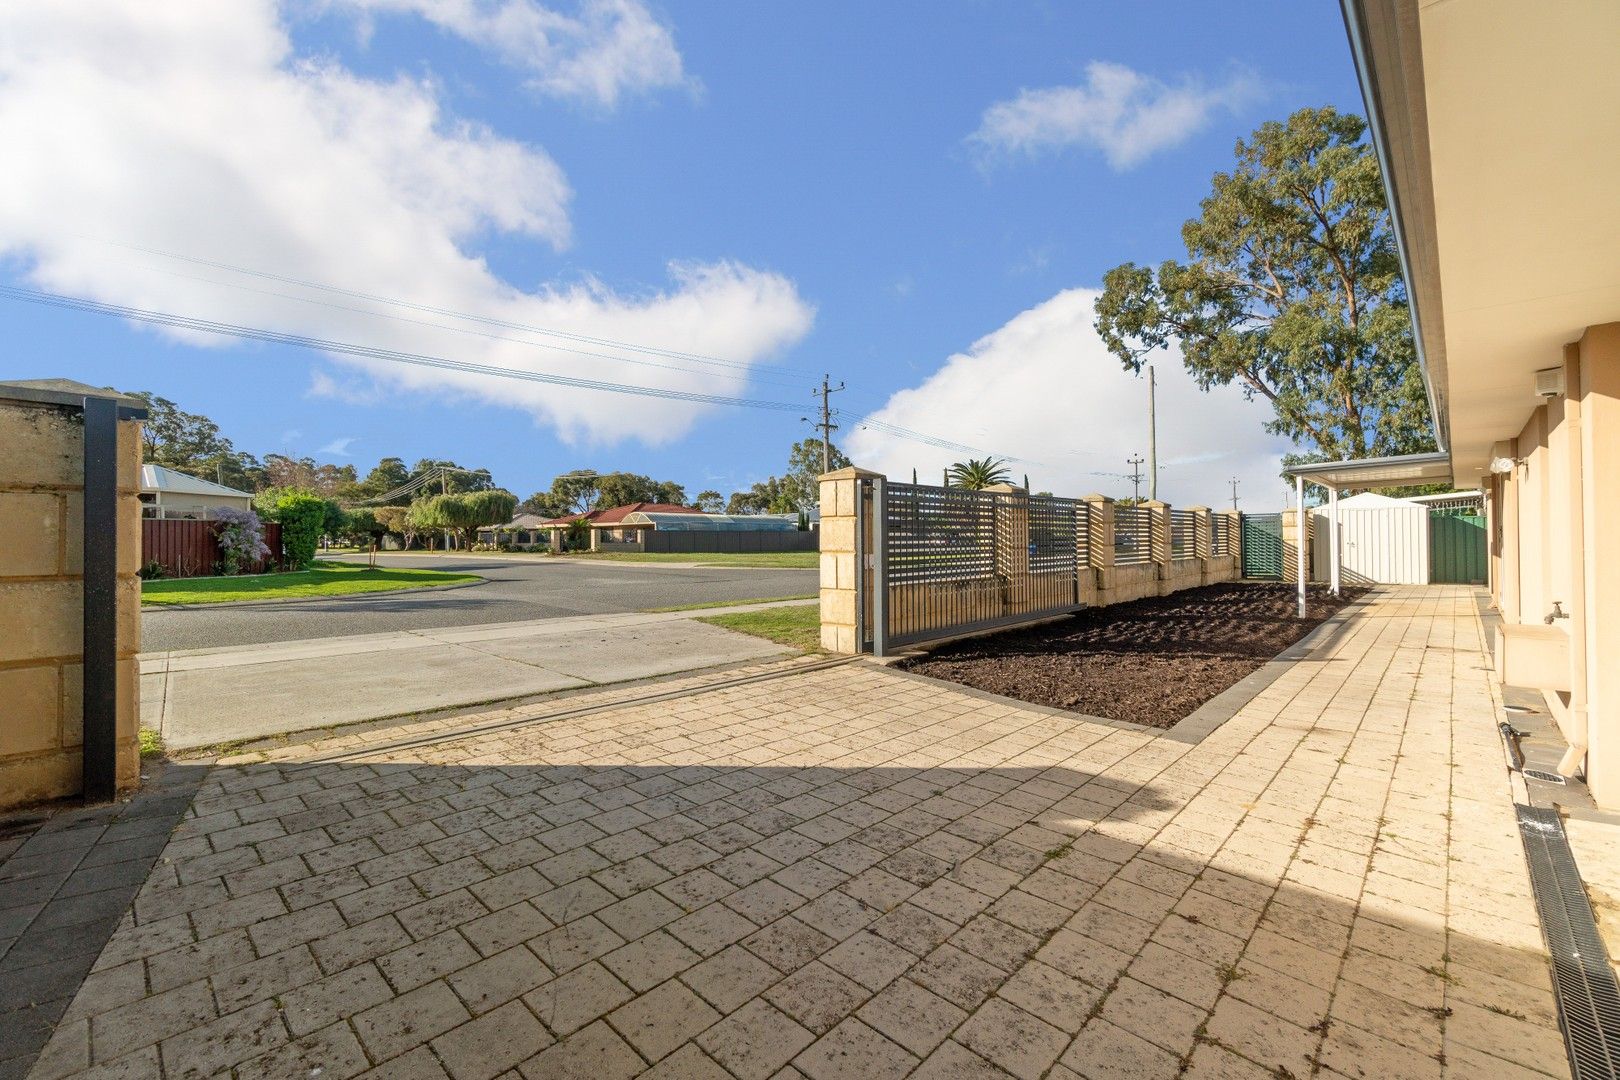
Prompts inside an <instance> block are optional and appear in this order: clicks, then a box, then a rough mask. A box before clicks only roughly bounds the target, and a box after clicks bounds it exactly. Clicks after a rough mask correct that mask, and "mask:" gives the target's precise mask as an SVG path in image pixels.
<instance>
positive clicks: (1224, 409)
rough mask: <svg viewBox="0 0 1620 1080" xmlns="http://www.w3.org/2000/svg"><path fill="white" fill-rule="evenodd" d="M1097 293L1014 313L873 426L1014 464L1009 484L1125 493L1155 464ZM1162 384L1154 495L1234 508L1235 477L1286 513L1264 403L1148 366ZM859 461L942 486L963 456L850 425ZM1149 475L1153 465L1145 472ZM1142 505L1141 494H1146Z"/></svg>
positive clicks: (1077, 292)
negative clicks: (1135, 466)
mask: <svg viewBox="0 0 1620 1080" xmlns="http://www.w3.org/2000/svg"><path fill="white" fill-rule="evenodd" d="M1097 296H1098V293H1097V292H1096V291H1094V290H1091V289H1069V290H1066V291H1064V292H1061V293H1058V294H1057V295H1056V296H1054V297H1052V298H1051V299H1050V300H1047V301H1045V302H1044V303H1041V304H1038V305H1036V306H1035V307H1033V308H1030V309H1029V310H1028V311H1024V312H1021V313H1020V314H1018V315H1016V316H1014V317H1013V318H1012V319H1011V320H1010V321H1009V322H1008V323H1007V324H1006V325H1005V326H1002V327H1001V328H1000V329H998V330H996V331H994V332H992V333H990V334H988V335H986V336H985V337H983V338H980V339H979V340H978V341H976V342H974V343H973V344H972V345H971V346H970V347H969V348H968V349H967V351H965V352H961V353H957V354H955V355H953V356H951V357H950V358H948V359H947V360H946V361H945V362H944V364H943V365H942V366H941V367H940V368H939V370H938V371H936V372H935V373H934V374H933V375H931V376H929V377H928V378H927V379H925V380H923V382H922V383H921V384H920V385H918V386H916V387H913V388H911V389H909V390H901V391H899V392H898V393H896V394H894V395H893V396H892V397H890V398H889V400H888V402H887V403H886V404H885V405H884V407H883V408H882V409H881V410H879V411H878V412H876V413H874V414H873V416H874V418H875V419H877V420H880V421H884V422H886V423H890V424H896V425H899V426H901V427H906V428H910V429H912V430H914V431H922V432H928V433H930V434H934V435H939V436H943V437H945V438H948V439H951V440H953V441H956V442H960V443H964V444H967V445H970V446H975V447H978V448H980V449H981V450H984V451H988V452H991V453H994V454H997V455H1016V456H1018V457H1020V458H1024V459H1028V461H1029V462H1031V463H1030V464H1025V463H1024V462H1016V463H1014V464H1012V465H1011V466H1010V467H1009V468H1010V470H1011V471H1012V473H1013V474H1014V478H1015V482H1018V481H1019V480H1021V479H1022V476H1021V474H1023V473H1026V472H1027V473H1028V474H1029V481H1030V484H1031V486H1033V487H1034V488H1035V489H1036V490H1038V491H1051V492H1053V493H1054V494H1057V495H1064V496H1078V495H1086V494H1090V493H1091V492H1102V493H1103V494H1105V495H1114V496H1116V497H1117V496H1123V495H1129V494H1130V493H1131V484H1130V481H1129V480H1126V479H1122V478H1120V476H1119V475H1106V474H1123V473H1128V472H1130V471H1131V469H1130V466H1129V465H1127V464H1126V459H1127V458H1129V457H1131V456H1132V455H1133V454H1137V453H1140V454H1142V455H1143V456H1146V454H1147V399H1148V392H1147V379H1146V376H1145V375H1144V376H1141V377H1138V376H1136V375H1133V374H1131V373H1130V372H1128V371H1125V370H1124V369H1123V368H1122V367H1121V366H1120V363H1119V361H1118V360H1117V359H1115V358H1114V357H1113V355H1112V354H1110V353H1109V352H1108V350H1107V349H1106V348H1105V347H1104V346H1103V343H1102V341H1101V340H1100V339H1099V338H1098V337H1097V332H1096V330H1095V329H1094V328H1093V327H1092V321H1093V319H1094V318H1095V316H1094V313H1093V307H1094V305H1095V304H1096V301H1097ZM1154 368H1155V372H1156V374H1157V379H1158V433H1159V460H1160V471H1159V497H1160V498H1161V499H1164V500H1165V501H1167V502H1170V503H1172V504H1176V505H1182V506H1195V505H1205V506H1217V507H1219V506H1230V505H1231V486H1230V484H1229V483H1228V480H1229V479H1230V478H1231V477H1234V476H1236V477H1237V478H1238V479H1239V481H1240V485H1239V488H1238V494H1239V497H1240V498H1241V500H1242V503H1241V505H1242V506H1243V507H1244V508H1245V509H1249V510H1254V511H1260V510H1267V511H1270V510H1275V509H1277V508H1278V507H1279V506H1281V505H1282V496H1283V484H1282V481H1281V480H1280V479H1278V475H1277V473H1278V469H1279V461H1280V458H1281V455H1282V454H1283V453H1284V452H1286V450H1287V446H1286V445H1285V444H1284V443H1283V442H1281V441H1280V440H1278V439H1276V438H1274V437H1273V436H1270V435H1267V434H1266V433H1265V432H1264V430H1262V428H1261V425H1262V424H1263V423H1264V422H1265V421H1266V420H1267V419H1269V418H1270V415H1271V412H1270V408H1269V406H1267V405H1266V404H1265V403H1264V402H1259V401H1246V400H1244V398H1243V395H1242V394H1241V393H1240V392H1238V391H1237V390H1236V389H1233V388H1230V387H1219V388H1216V389H1215V390H1214V391H1212V392H1211V393H1208V394H1206V393H1204V392H1203V391H1202V390H1199V389H1198V386H1197V384H1196V383H1194V382H1193V380H1192V378H1191V377H1190V376H1188V375H1187V373H1186V371H1185V370H1184V369H1183V368H1182V366H1181V360H1180V358H1179V357H1178V356H1176V355H1175V354H1174V353H1161V354H1159V357H1158V358H1157V359H1156V360H1155V361H1154ZM846 440H847V446H846V450H847V452H848V453H849V455H850V457H851V458H852V459H854V461H855V463H856V464H858V465H860V466H862V467H863V468H869V469H876V470H877V471H879V472H882V473H884V474H886V475H888V476H890V477H892V478H894V479H896V480H910V479H911V472H912V470H913V469H915V470H916V471H917V476H918V479H919V480H920V481H922V482H923V483H933V484H937V483H939V476H940V472H941V470H942V469H943V468H944V467H945V466H947V465H949V464H950V463H951V462H953V461H957V460H960V459H961V458H962V457H963V456H964V455H962V454H960V453H956V452H952V451H948V450H936V449H934V448H932V447H929V446H926V445H922V444H919V443H913V442H906V441H901V440H898V439H895V438H893V437H891V436H888V435H884V434H880V433H879V432H877V431H874V430H872V429H869V428H860V427H856V428H855V430H854V431H853V432H851V433H849V434H848V435H847V436H846ZM1144 468H1145V466H1144ZM1142 493H1143V495H1144V496H1146V495H1147V485H1146V483H1145V482H1144V484H1143V492H1142Z"/></svg>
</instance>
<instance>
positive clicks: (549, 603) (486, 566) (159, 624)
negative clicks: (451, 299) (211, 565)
mask: <svg viewBox="0 0 1620 1080" xmlns="http://www.w3.org/2000/svg"><path fill="white" fill-rule="evenodd" d="M379 562H380V563H386V564H387V565H389V566H399V567H423V568H426V569H432V570H447V571H456V572H464V573H471V574H478V575H480V576H482V577H484V578H487V579H488V580H487V581H485V582H484V583H482V584H479V585H473V586H471V587H469V588H461V589H424V590H413V591H409V592H401V593H389V594H384V595H381V596H366V595H359V596H346V597H334V598H332V599H327V600H306V601H286V602H281V603H273V604H270V603H266V604H255V605H249V606H242V605H237V604H220V605H214V606H202V607H195V608H191V609H189V610H185V611H175V610H169V609H163V608H146V609H143V610H142V612H141V651H143V652H158V651H162V650H167V649H206V648H214V647H222V646H230V645H256V644H262V643H264V642H270V641H299V640H302V639H304V638H323V637H343V636H346V635H349V634H381V633H386V632H388V631H391V630H423V629H431V628H435V627H443V626H476V625H479V624H482V623H501V622H521V621H524V620H527V619H551V618H559V617H563V616H568V615H602V614H609V613H617V612H625V611H646V610H648V609H649V608H661V607H676V606H678V605H682V604H701V603H707V602H710V601H718V600H753V599H762V598H774V597H778V596H809V595H811V594H813V593H815V591H816V589H817V587H818V585H819V577H818V573H817V571H815V570H775V569H764V568H762V569H739V570H729V569H720V568H716V567H707V566H705V567H672V566H661V565H657V564H651V563H606V562H594V561H593V562H575V561H572V560H563V559H512V560H504V559H489V558H465V557H458V556H456V555H453V554H452V555H447V556H433V555H423V556H409V557H388V558H384V559H381V560H379Z"/></svg>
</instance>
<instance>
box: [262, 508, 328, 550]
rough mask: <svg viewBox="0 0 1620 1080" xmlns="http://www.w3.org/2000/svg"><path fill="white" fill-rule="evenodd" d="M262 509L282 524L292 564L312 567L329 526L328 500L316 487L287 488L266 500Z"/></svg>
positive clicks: (285, 545)
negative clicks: (316, 492)
mask: <svg viewBox="0 0 1620 1080" xmlns="http://www.w3.org/2000/svg"><path fill="white" fill-rule="evenodd" d="M262 509H263V510H265V512H266V514H267V515H268V516H269V518H270V520H271V521H275V522H278V523H280V525H281V550H282V552H283V554H284V555H285V556H286V559H287V563H288V565H289V566H291V567H292V568H293V569H294V570H307V569H309V567H310V564H311V563H313V562H314V561H315V548H316V545H318V544H319V543H320V540H321V533H322V532H324V531H325V528H326V500H325V499H323V498H321V497H320V496H319V495H317V494H315V493H314V492H313V491H302V490H299V489H298V488H287V489H284V490H281V491H278V492H276V493H275V495H274V497H273V498H271V499H268V500H266V501H265V505H264V506H263V507H262Z"/></svg>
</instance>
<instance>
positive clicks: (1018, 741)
mask: <svg viewBox="0 0 1620 1080" xmlns="http://www.w3.org/2000/svg"><path fill="white" fill-rule="evenodd" d="M1487 668H1488V665H1487V663H1486V662H1485V656H1484V654H1483V652H1482V641H1481V633H1480V623H1479V621H1478V618H1477V617H1476V615H1475V613H1474V610H1473V601H1472V598H1471V596H1470V594H1469V591H1468V590H1466V589H1461V588H1428V589H1389V590H1380V591H1378V592H1377V593H1375V594H1374V597H1373V599H1372V600H1371V602H1370V603H1369V604H1368V605H1367V607H1366V608H1365V609H1364V610H1363V612H1362V613H1361V614H1360V615H1359V616H1358V617H1357V618H1356V619H1355V620H1354V621H1353V622H1351V623H1350V624H1349V625H1348V626H1347V628H1346V630H1345V632H1344V633H1342V634H1338V635H1335V636H1334V637H1332V638H1331V639H1330V640H1329V642H1328V643H1327V644H1326V645H1325V646H1324V647H1323V649H1322V650H1321V651H1319V652H1318V653H1316V654H1314V655H1313V656H1311V657H1310V658H1308V659H1306V660H1304V661H1302V662H1300V663H1298V664H1297V665H1295V666H1294V667H1293V668H1292V669H1290V670H1289V671H1287V672H1286V673H1284V674H1283V675H1282V676H1281V677H1280V678H1278V679H1277V680H1276V681H1274V682H1273V683H1271V684H1270V685H1269V686H1268V687H1267V688H1265V689H1264V690H1263V691H1262V692H1260V694H1259V695H1258V696H1256V697H1255V699H1254V700H1253V701H1252V702H1250V703H1249V704H1248V705H1247V706H1246V707H1244V708H1243V709H1241V710H1240V711H1239V712H1238V713H1237V714H1236V715H1234V716H1233V718H1232V719H1231V720H1230V721H1228V722H1227V723H1226V724H1225V725H1224V726H1222V727H1221V728H1219V729H1218V730H1216V731H1215V732H1213V733H1212V734H1210V735H1209V736H1208V737H1207V738H1205V739H1204V740H1203V741H1202V742H1200V743H1198V744H1195V745H1188V744H1184V743H1179V742H1175V741H1172V740H1168V739H1164V738H1160V737H1157V736H1155V735H1154V734H1153V733H1151V732H1146V731H1141V730H1134V729H1128V728H1123V727H1118V726H1105V725H1101V724H1091V723H1086V722H1083V721H1071V720H1068V719H1067V718H1064V717H1059V716H1053V715H1050V714H1045V713H1036V712H1032V711H1028V710H1024V709H1021V708H1019V707H1017V706H1016V705H1012V704H1003V703H1000V702H994V701H988V700H985V699H984V698H982V697H973V696H970V695H967V694H963V693H961V692H959V691H957V690H955V689H954V688H951V687H949V686H943V685H930V684H927V683H924V682H921V681H918V680H914V679H905V678H901V677H898V676H896V675H895V674H893V673H891V672H888V671H886V670H884V669H882V668H880V667H878V666H876V665H871V664H865V663H858V664H853V665H845V666H840V667H835V668H826V669H821V670H814V671H806V672H799V673H797V674H790V675H781V676H779V677H775V678H760V679H756V680H753V681H739V680H737V679H736V678H731V679H728V680H725V681H724V682H723V685H721V686H720V688H714V689H710V690H709V691H708V692H703V690H702V680H696V679H692V680H687V681H686V685H687V686H689V687H691V688H692V692H691V693H690V694H688V695H686V696H684V697H680V698H676V699H665V700H662V701H659V702H657V703H656V704H654V703H642V704H640V705H637V704H633V703H632V704H627V705H624V706H622V707H618V708H612V709H608V710H604V711H596V712H581V711H580V709H579V708H578V705H579V703H580V702H583V701H586V700H587V699H588V698H589V697H590V695H586V696H582V697H579V698H575V699H573V705H574V707H573V708H572V709H560V708H555V706H558V705H560V704H561V703H553V710H548V709H547V708H546V707H544V706H536V707H535V708H534V710H533V712H532V714H531V715H533V716H534V717H535V718H536V719H535V721H534V722H532V723H527V724H521V723H515V722H513V721H515V720H516V719H517V718H515V717H513V716H511V715H510V714H503V717H504V720H505V721H506V722H504V723H501V724H498V725H497V724H493V723H491V724H487V725H486V726H485V727H483V728H482V729H477V721H476V720H472V719H468V720H466V721H465V723H466V724H467V725H468V726H467V727H465V728H462V729H460V730H459V731H458V730H454V729H445V728H443V727H440V728H438V729H435V730H434V731H433V732H432V733H431V736H430V737H424V736H423V735H422V734H421V733H419V732H402V733H401V735H402V736H404V735H411V736H414V737H412V738H403V737H402V738H399V739H396V740H394V741H393V742H392V743H390V742H389V741H388V740H377V739H374V738H373V739H369V740H367V739H356V738H354V737H349V738H346V739H340V740H333V741H329V742H327V743H325V744H311V745H305V746H298V747H288V748H283V749H278V750H276V751H274V752H273V753H272V754H270V755H269V756H268V757H265V758H261V759H259V760H253V761H243V762H240V763H237V764H226V765H221V766H220V767H218V768H216V769H215V770H214V771H213V772H212V774H211V775H210V776H209V777H208V778H207V780H206V781H205V782H204V784H203V787H202V789H201V791H200V793H199V794H198V796H197V798H196V800H195V802H194V803H193V805H192V807H191V810H190V814H189V816H188V817H187V819H186V820H185V821H183V822H182V823H181V825H180V826H179V828H178V829H177V830H176V831H175V833H174V834H173V836H172V838H171V839H170V841H169V844H168V846H167V848H166V849H165V850H164V852H163V855H162V859H161V861H160V863H159V865H158V867H157V869H156V871H155V872H154V873H153V875H152V877H151V878H150V879H149V880H148V881H147V883H146V885H145V886H144V888H143V889H142V891H141V893H140V895H139V897H138V899H137V900H136V902H135V905H134V907H133V910H132V911H131V912H130V913H129V914H128V915H127V916H126V917H125V919H124V921H123V923H122V924H121V925H120V926H119V928H118V930H117V932H116V933H115V934H114V935H113V937H112V940H111V941H110V943H109V944H108V945H107V947H106V949H105V950H104V951H103V952H102V953H101V956H100V958H99V960H98V961H97V963H96V967H95V971H94V973H93V974H92V975H91V976H90V977H89V978H88V979H87V980H86V981H85V983H84V986H83V988H82V989H81V990H80V991H79V994H78V995H77V998H76V999H75V1000H74V1001H73V1003H72V1005H71V1006H70V1007H69V1008H68V1010H67V1014H66V1015H65V1017H64V1018H63V1022H62V1023H61V1024H60V1026H59V1027H58V1029H57V1032H56V1034H55V1036H54V1038H53V1039H52V1041H51V1043H50V1044H49V1046H48V1047H47V1048H46V1050H45V1052H44V1054H43V1055H42V1056H41V1058H40V1060H39V1062H38V1064H37V1067H36V1068H35V1070H34V1071H33V1073H32V1076H33V1077H35V1078H36V1080H50V1078H54V1077H60V1076H66V1075H72V1074H76V1073H80V1072H83V1071H85V1070H87V1069H89V1068H91V1067H96V1068H100V1067H102V1066H106V1068H107V1069H108V1070H109V1072H108V1073H107V1074H106V1075H113V1074H116V1075H130V1076H137V1075H138V1076H143V1077H148V1076H149V1077H156V1076H159V1075H162V1076H165V1077H177V1076H182V1075H203V1076H212V1075H216V1074H220V1073H222V1072H225V1071H227V1070H229V1069H230V1068H231V1067H232V1066H235V1070H236V1071H235V1074H234V1075H235V1076H237V1077H294V1076H311V1075H315V1070H317V1069H318V1070H319V1075H320V1076H321V1077H322V1078H323V1080H342V1078H345V1077H350V1076H356V1075H365V1076H368V1077H392V1078H399V1077H433V1078H439V1077H445V1076H450V1077H453V1078H454V1080H493V1078H496V1077H500V1078H502V1080H515V1078H523V1080H540V1078H555V1077H576V1076H578V1077H590V1078H591V1080H611V1078H614V1077H622V1076H631V1075H636V1074H639V1073H642V1072H644V1071H645V1072H646V1074H647V1075H648V1076H657V1077H712V1078H717V1080H726V1078H736V1080H748V1078H766V1077H782V1078H784V1080H787V1078H798V1077H808V1078H810V1080H839V1078H851V1080H855V1078H859V1080H882V1078H889V1077H901V1076H905V1075H908V1074H915V1075H916V1076H919V1077H933V1078H946V1077H948V1078H958V1077H964V1078H977V1077H986V1078H988V1077H1007V1076H1012V1077H1018V1078H1027V1080H1032V1078H1035V1077H1043V1076H1044V1077H1049V1078H1055V1080H1073V1078H1075V1077H1085V1078H1087V1080H1115V1078H1118V1080H1124V1078H1131V1080H1153V1078H1160V1077H1162V1078H1170V1077H1175V1076H1187V1077H1193V1078H1197V1080H1212V1078H1217V1077H1219V1078H1225V1080H1234V1078H1253V1080H1265V1078H1271V1080H1275V1078H1277V1077H1287V1076H1294V1077H1304V1076H1307V1075H1311V1074H1313V1073H1315V1074H1316V1075H1321V1076H1327V1077H1350V1078H1361V1077H1379V1078H1383V1077H1419V1078H1427V1077H1441V1076H1456V1077H1469V1078H1478V1077H1493V1078H1495V1077H1504V1078H1508V1077H1529V1076H1535V1075H1542V1074H1547V1075H1553V1076H1567V1075H1568V1073H1567V1070H1566V1068H1565V1066H1564V1050H1563V1043H1562V1040H1561V1038H1560V1036H1559V1032H1558V1027H1557V1024H1556V1020H1555V1016H1554V1003H1553V997H1552V992H1551V989H1550V985H1549V981H1548V966H1547V962H1546V959H1545V956H1544V953H1543V951H1542V945H1541V939H1540V931H1539V929H1538V925H1537V921H1536V912H1535V908H1534V906H1533V903H1532V901H1531V898H1530V892H1529V884H1528V877H1527V873H1526V870H1525V865H1524V859H1523V855H1522V853H1521V849H1520V846H1519V840H1518V837H1517V831H1516V828H1515V824H1514V818H1513V813H1512V809H1511V804H1510V801H1509V788H1508V783H1507V779H1506V776H1505V773H1504V768H1503V762H1502V754H1501V751H1500V749H1499V747H1498V745H1497V742H1496V738H1497V737H1496V734H1495V732H1494V730H1493V728H1494V724H1495V722H1496V720H1497V718H1498V717H1499V715H1500V713H1499V702H1498V701H1497V700H1496V698H1495V695H1494V692H1493V689H1492V685H1491V681H1490V678H1489V676H1488V673H1487ZM762 673H763V674H768V672H762ZM602 696H603V697H604V698H607V697H610V696H611V695H610V694H606V693H604V694H603V695H602ZM548 711H550V712H551V715H552V716H553V718H552V719H551V720H549V721H547V720H545V719H544V716H545V715H546V714H547V713H548ZM117 1070H122V1071H121V1072H118V1071H117Z"/></svg>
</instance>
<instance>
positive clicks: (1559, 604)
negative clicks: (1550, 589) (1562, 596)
mask: <svg viewBox="0 0 1620 1080" xmlns="http://www.w3.org/2000/svg"><path fill="white" fill-rule="evenodd" d="M1567 618H1569V612H1567V611H1565V610H1564V602H1563V601H1562V600H1554V601H1553V609H1552V610H1551V611H1549V612H1548V613H1547V616H1546V618H1544V619H1542V620H1541V621H1542V622H1544V623H1546V624H1547V625H1548V626H1551V625H1552V624H1553V620H1554V619H1567Z"/></svg>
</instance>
